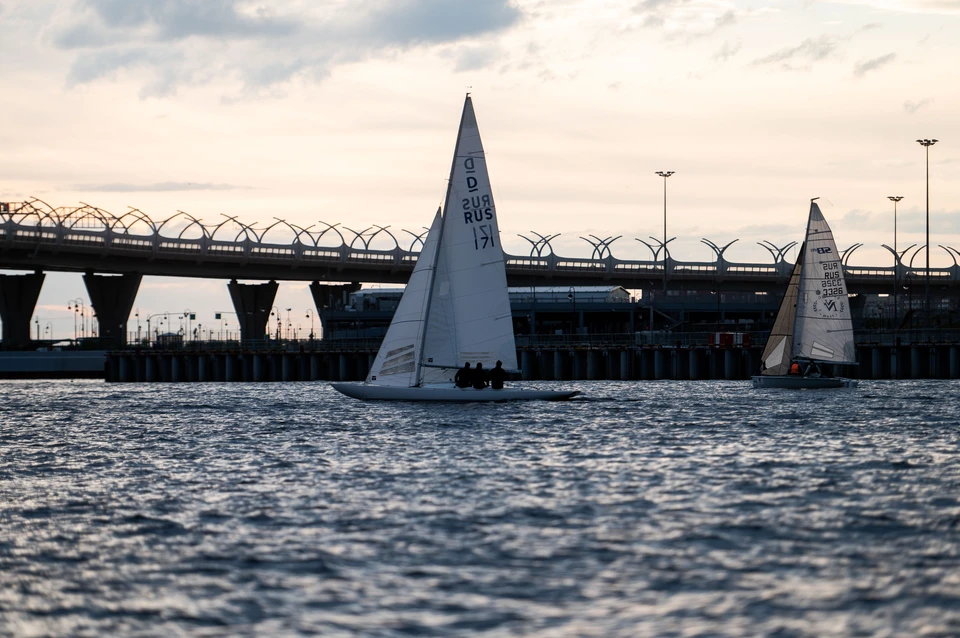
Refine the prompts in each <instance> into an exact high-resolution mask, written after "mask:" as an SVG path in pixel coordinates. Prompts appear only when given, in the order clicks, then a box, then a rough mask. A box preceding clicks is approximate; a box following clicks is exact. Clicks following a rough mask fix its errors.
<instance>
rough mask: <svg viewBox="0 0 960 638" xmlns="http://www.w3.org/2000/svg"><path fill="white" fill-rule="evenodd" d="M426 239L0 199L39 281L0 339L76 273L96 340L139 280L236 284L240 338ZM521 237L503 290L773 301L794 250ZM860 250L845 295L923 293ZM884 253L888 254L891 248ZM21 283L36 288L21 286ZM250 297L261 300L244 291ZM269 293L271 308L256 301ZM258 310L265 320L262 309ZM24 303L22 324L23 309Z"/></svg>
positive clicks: (405, 271)
mask: <svg viewBox="0 0 960 638" xmlns="http://www.w3.org/2000/svg"><path fill="white" fill-rule="evenodd" d="M281 234H282V235H283V237H281ZM425 234H426V231H419V232H414V231H409V230H401V231H399V232H395V231H393V230H391V228H390V226H371V227H368V228H365V229H363V230H354V229H351V228H347V227H345V226H343V225H342V224H338V223H332V224H331V223H327V222H319V223H318V224H315V225H312V226H307V227H302V226H298V225H296V224H293V223H290V222H288V221H285V220H283V219H280V218H274V219H273V220H271V221H270V222H269V223H267V224H263V225H261V226H260V227H258V226H257V224H246V223H244V222H242V221H241V220H239V219H238V218H236V217H234V216H227V215H224V216H223V219H222V220H219V221H218V223H216V224H210V223H204V222H203V221H201V220H200V219H198V218H196V217H194V216H192V215H190V214H189V213H186V212H182V211H179V212H177V213H176V214H174V215H172V216H170V217H168V218H166V219H164V220H161V221H156V220H154V219H152V218H151V217H149V216H148V215H146V214H145V213H144V212H142V211H140V210H139V209H136V208H130V209H129V210H128V211H127V212H125V213H122V214H113V213H110V212H108V211H106V210H103V209H101V208H98V207H96V206H91V205H87V204H82V205H80V206H76V207H67V208H54V207H52V206H50V205H48V204H46V203H45V202H43V201H41V200H39V199H30V200H28V201H25V202H4V203H0V269H16V270H30V271H34V272H35V273H37V274H36V275H32V276H31V275H27V276H21V277H20V278H19V279H16V278H14V277H12V276H9V275H7V276H4V281H5V282H6V283H4V285H3V288H2V290H0V293H2V295H0V296H2V297H3V300H0V310H3V311H4V315H3V321H4V341H5V342H6V343H10V342H11V338H12V340H13V341H17V340H20V341H22V340H23V339H24V338H26V339H29V315H30V314H31V313H32V312H33V307H34V305H35V303H36V296H37V295H39V289H40V285H41V284H42V278H43V275H42V273H45V272H51V271H67V272H82V273H85V282H86V284H87V288H88V292H89V293H90V296H91V302H92V303H93V305H94V308H95V310H96V311H97V313H98V316H99V318H100V323H101V326H102V332H103V334H105V335H106V334H112V333H114V332H116V331H118V330H125V324H126V318H127V316H128V315H129V311H130V308H129V307H127V306H128V305H132V304H133V301H134V299H135V296H136V291H137V288H138V286H139V282H140V278H141V277H142V276H143V275H157V276H174V277H202V278H214V279H230V280H234V281H232V282H231V284H230V285H231V295H232V296H233V300H234V305H235V308H236V310H237V313H238V316H239V317H241V327H242V328H243V325H244V323H243V317H245V316H247V317H250V318H251V319H250V320H251V321H253V322H254V323H251V324H250V325H249V326H248V330H250V331H252V332H251V334H257V330H258V325H259V323H260V322H261V319H262V321H263V323H265V322H266V316H267V314H268V311H269V308H270V307H271V306H272V302H273V295H274V293H275V290H276V283H275V282H276V281H278V280H299V281H310V282H314V284H315V289H314V295H315V297H316V298H317V299H316V300H317V302H318V305H320V303H321V299H320V298H319V297H318V295H321V294H322V293H323V291H322V290H321V288H322V286H320V284H319V282H380V283H405V282H406V281H407V279H408V278H409V275H410V272H412V270H413V267H414V264H415V263H416V260H417V256H418V254H419V253H418V251H419V248H420V247H422V245H423V240H424V239H425ZM528 235H530V236H527V235H520V236H521V237H522V238H523V239H525V240H526V241H527V242H529V243H530V246H531V249H530V253H529V254H527V255H506V270H507V278H508V282H509V283H510V285H514V286H530V285H597V284H611V285H622V286H624V287H626V288H631V289H647V290H654V289H668V290H669V289H673V290H680V289H684V290H701V291H708V290H709V291H716V290H719V289H720V288H721V287H722V289H723V290H724V291H753V292H770V293H777V292H779V291H780V290H781V289H782V286H783V285H784V284H785V282H786V280H787V278H788V277H789V274H790V271H791V269H792V267H793V264H792V263H791V262H789V261H787V260H786V259H785V255H786V254H787V252H788V251H789V250H790V249H791V248H792V247H793V246H795V242H790V243H788V244H786V245H783V246H778V245H777V244H774V243H773V242H771V241H764V242H760V245H762V246H763V247H764V248H765V249H766V250H767V251H768V252H769V253H770V256H771V260H770V262H767V263H737V262H732V261H728V260H727V259H726V258H725V256H724V255H725V252H726V251H727V249H728V248H730V246H731V245H732V244H733V243H734V242H730V243H728V244H726V245H724V246H720V245H719V244H716V243H714V242H713V241H711V240H709V239H703V240H701V241H702V242H703V243H704V244H705V245H707V246H709V247H710V248H711V250H712V251H713V253H714V255H715V259H714V260H712V261H683V260H680V259H675V258H674V257H673V256H672V255H671V254H670V249H669V243H670V242H671V241H672V239H669V240H667V242H666V244H664V243H663V242H662V241H661V240H658V239H655V238H650V241H647V240H644V239H637V241H639V242H641V243H643V244H644V245H645V246H646V247H647V248H648V249H649V251H650V259H648V260H642V259H639V260H631V259H619V258H617V257H614V256H613V252H612V245H613V243H614V242H616V241H617V240H618V239H621V237H620V236H617V237H604V238H601V237H597V236H592V235H591V236H589V237H583V238H582V239H584V240H585V241H586V242H587V243H588V244H589V245H590V246H591V248H592V252H591V255H590V257H589V258H585V257H564V256H560V255H557V254H556V253H555V252H554V250H553V246H552V245H551V242H552V241H553V240H554V239H556V237H557V236H558V235H541V234H539V233H535V232H531V233H528ZM378 238H379V239H378ZM374 240H377V241H378V243H383V241H384V240H386V241H387V243H392V244H393V246H392V247H388V248H386V249H377V248H374V247H372V245H373V243H374ZM734 241H736V240H734ZM860 246H862V244H854V245H852V246H850V247H849V248H847V249H846V250H845V251H843V254H842V263H843V266H844V273H845V277H846V281H847V285H848V288H849V290H850V292H854V293H871V292H874V293H875V292H889V291H890V290H892V289H893V286H894V281H895V280H894V276H895V274H896V277H897V281H899V282H903V283H904V284H905V285H911V284H912V285H914V286H916V285H918V284H919V285H922V283H923V282H924V281H925V277H926V270H924V269H922V268H919V267H918V268H914V266H913V263H914V260H915V259H916V258H917V256H918V255H919V254H921V253H922V251H923V247H922V246H920V247H917V246H911V247H909V248H907V249H906V250H904V251H901V252H900V254H898V255H896V256H895V257H896V263H897V266H896V267H894V266H892V265H890V266H876V267H859V266H851V265H850V264H849V260H850V256H851V255H852V254H853V253H854V251H856V250H857V249H858V248H859V247H860ZM884 248H886V249H887V250H888V251H890V252H891V253H893V250H892V249H890V248H889V247H887V246H884ZM940 248H941V249H943V250H944V251H946V253H947V254H948V255H949V256H950V257H951V259H952V260H953V265H952V266H950V267H948V268H936V269H931V270H930V274H929V276H930V280H931V282H932V285H934V286H936V290H938V294H941V295H942V294H949V295H954V294H957V292H960V266H958V263H957V258H958V257H960V251H958V250H957V249H956V248H953V247H950V246H941V247H940ZM891 261H893V257H892V258H891ZM918 263H919V262H918ZM102 275H122V276H123V277H119V278H118V277H103V276H102ZM23 277H34V280H32V283H31V282H28V281H27V280H26V279H23ZM238 279H244V280H265V281H269V282H271V283H270V284H261V285H259V286H254V285H242V284H238V283H237V282H236V280H238ZM122 282H125V283H122ZM271 287H272V288H271ZM251 290H253V291H259V292H256V294H254V293H251ZM271 290H272V292H271ZM251 295H252V296H251ZM31 297H32V298H33V299H32V301H31V300H30V298H31ZM268 297H269V302H270V303H266V300H267V298H268ZM98 299H99V302H98ZM4 300H5V301H4ZM264 304H266V309H267V314H264V312H263V306H264ZM27 305H28V306H29V309H28V310H27V312H26V323H24V321H23V316H22V315H23V312H22V311H23V309H24V308H25V307H26V306H27ZM98 306H99V307H98ZM18 308H19V310H20V312H17V309H18ZM261 315H262V316H261ZM105 319H106V321H105ZM14 323H16V324H22V325H26V328H27V330H26V337H24V335H23V334H19V333H22V332H23V330H22V325H21V328H20V329H15V328H11V330H13V331H14V332H17V333H18V334H17V335H14V334H13V333H11V332H10V331H9V330H8V325H12V324H14ZM244 332H247V330H244ZM120 334H122V332H120ZM259 334H262V330H260V332H259Z"/></svg>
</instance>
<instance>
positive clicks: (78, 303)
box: [67, 297, 87, 340]
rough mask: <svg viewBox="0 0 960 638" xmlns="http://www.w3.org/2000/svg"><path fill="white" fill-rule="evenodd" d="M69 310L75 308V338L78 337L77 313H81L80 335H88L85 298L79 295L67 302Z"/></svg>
mask: <svg viewBox="0 0 960 638" xmlns="http://www.w3.org/2000/svg"><path fill="white" fill-rule="evenodd" d="M67 310H73V313H74V314H73V338H74V340H76V338H77V313H78V312H79V313H80V336H81V337H86V336H87V316H86V306H84V305H83V299H81V298H80V297H77V298H76V299H71V300H70V301H68V302H67Z"/></svg>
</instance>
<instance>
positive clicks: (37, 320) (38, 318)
mask: <svg viewBox="0 0 960 638" xmlns="http://www.w3.org/2000/svg"><path fill="white" fill-rule="evenodd" d="M33 323H35V324H37V341H40V317H39V316H38V317H34V318H33ZM27 325H30V324H27ZM27 334H29V333H27Z"/></svg>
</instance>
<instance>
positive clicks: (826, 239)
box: [793, 202, 856, 363]
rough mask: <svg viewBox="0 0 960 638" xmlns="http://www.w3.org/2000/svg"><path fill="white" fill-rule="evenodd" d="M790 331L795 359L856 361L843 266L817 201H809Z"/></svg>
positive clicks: (834, 361)
mask: <svg viewBox="0 0 960 638" xmlns="http://www.w3.org/2000/svg"><path fill="white" fill-rule="evenodd" d="M793 334H794V341H793V356H794V357H795V358H801V359H813V360H815V361H826V362H830V363H854V362H855V360H856V351H855V348H854V342H853V323H852V321H851V320H850V301H849V299H848V298H847V285H846V283H845V282H844V279H843V265H842V264H841V263H840V255H839V253H838V252H837V244H836V242H835V241H834V240H833V233H832V232H831V231H830V226H828V225H827V222H826V220H825V219H824V218H823V214H822V213H821V212H820V207H819V206H817V204H816V202H810V217H809V220H808V221H807V239H806V242H805V243H804V249H803V265H802V267H801V271H800V288H799V293H798V299H797V318H796V325H795V328H794V332H793Z"/></svg>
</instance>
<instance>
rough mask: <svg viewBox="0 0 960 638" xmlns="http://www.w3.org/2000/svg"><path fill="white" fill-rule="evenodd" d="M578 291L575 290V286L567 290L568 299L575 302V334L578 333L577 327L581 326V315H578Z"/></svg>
mask: <svg viewBox="0 0 960 638" xmlns="http://www.w3.org/2000/svg"><path fill="white" fill-rule="evenodd" d="M576 293H577V291H576V290H574V288H573V286H570V290H569V291H567V299H569V300H570V301H571V302H573V322H572V323H573V334H577V332H578V330H577V328H579V327H580V325H579V324H580V317H579V316H577V294H576Z"/></svg>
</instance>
